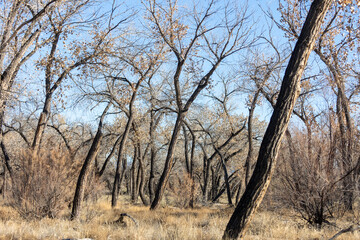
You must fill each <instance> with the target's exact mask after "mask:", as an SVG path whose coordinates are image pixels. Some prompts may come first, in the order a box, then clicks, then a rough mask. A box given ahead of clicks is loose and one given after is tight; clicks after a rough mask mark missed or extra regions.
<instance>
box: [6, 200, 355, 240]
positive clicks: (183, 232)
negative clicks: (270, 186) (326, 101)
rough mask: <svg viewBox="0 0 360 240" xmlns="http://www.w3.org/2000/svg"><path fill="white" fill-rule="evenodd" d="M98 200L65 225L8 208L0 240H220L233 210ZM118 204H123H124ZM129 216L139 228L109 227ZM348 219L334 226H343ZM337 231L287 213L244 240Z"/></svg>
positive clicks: (262, 221)
mask: <svg viewBox="0 0 360 240" xmlns="http://www.w3.org/2000/svg"><path fill="white" fill-rule="evenodd" d="M109 202H110V201H109V200H108V199H103V200H101V201H99V202H97V203H95V204H89V205H87V206H85V207H84V209H83V212H82V215H81V218H80V220H78V221H74V222H70V221H68V220H66V219H67V217H68V214H69V213H68V212H66V213H64V214H63V216H62V218H60V219H49V218H44V219H41V220H34V221H26V220H23V219H22V218H21V217H20V216H19V215H18V214H17V213H16V212H15V211H14V210H13V209H12V208H10V207H7V206H2V207H0V239H19V240H20V239H29V240H30V239H64V238H92V239H99V240H102V239H104V240H105V239H109V240H110V239H139V240H141V239H207V240H211V239H221V236H222V233H223V231H224V228H225V225H226V223H227V221H228V219H229V216H230V214H231V213H232V211H233V209H231V208H226V207H224V206H214V207H212V208H199V209H185V210H184V209H178V208H170V207H168V208H162V209H159V210H156V211H149V209H148V207H144V206H137V205H130V204H124V205H119V207H118V208H116V209H114V210H113V209H111V207H110V203H109ZM120 202H126V201H125V200H123V201H120ZM124 212H125V213H127V214H129V215H131V216H132V217H134V218H135V219H136V220H137V221H138V223H139V226H138V227H137V226H136V225H135V224H134V223H133V222H132V221H130V220H129V219H126V223H127V227H123V226H120V225H116V224H113V223H112V222H113V221H115V220H117V218H118V217H119V215H120V213H124ZM353 220H354V216H353V215H348V216H346V217H344V219H342V220H341V221H340V220H339V221H337V222H336V224H337V225H338V226H339V227H347V226H349V225H350V224H351V221H353ZM337 231H338V229H336V228H334V227H330V226H328V227H325V228H324V229H322V230H316V229H312V228H309V227H308V226H307V225H306V224H304V223H303V222H301V221H299V220H298V219H297V218H295V217H294V216H293V214H291V213H290V212H289V211H277V212H269V211H260V212H258V213H257V214H256V216H255V218H254V220H253V221H252V223H251V226H250V228H249V230H248V233H247V236H246V237H245V238H244V239H245V240H250V239H251V240H252V239H259V240H260V239H261V240H263V239H299V240H300V239H301V240H302V239H309V240H310V239H312V240H315V239H319V240H320V239H328V238H330V237H331V236H332V235H333V234H335V233H336V232H337ZM338 239H343V240H350V239H360V233H359V232H356V233H354V234H351V233H347V234H344V235H342V236H341V237H339V238H338Z"/></svg>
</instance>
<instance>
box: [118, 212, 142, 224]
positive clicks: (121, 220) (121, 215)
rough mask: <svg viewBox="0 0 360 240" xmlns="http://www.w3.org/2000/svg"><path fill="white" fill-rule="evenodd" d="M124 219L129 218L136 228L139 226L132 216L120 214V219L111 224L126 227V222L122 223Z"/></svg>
mask: <svg viewBox="0 0 360 240" xmlns="http://www.w3.org/2000/svg"><path fill="white" fill-rule="evenodd" d="M124 217H128V218H130V219H131V220H132V221H133V222H134V223H135V225H136V227H138V226H139V224H138V222H137V221H136V220H135V219H134V218H133V217H132V216H130V215H129V214H127V213H121V214H120V218H119V219H118V220H116V221H114V222H113V223H120V224H123V225H125V226H126V222H125V221H124Z"/></svg>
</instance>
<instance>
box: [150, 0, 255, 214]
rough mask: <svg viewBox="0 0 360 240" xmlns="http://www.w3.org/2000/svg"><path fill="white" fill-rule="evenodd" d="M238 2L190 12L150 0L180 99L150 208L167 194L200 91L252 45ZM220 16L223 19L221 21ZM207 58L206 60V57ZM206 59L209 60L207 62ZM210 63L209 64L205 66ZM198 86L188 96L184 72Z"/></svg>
mask: <svg viewBox="0 0 360 240" xmlns="http://www.w3.org/2000/svg"><path fill="white" fill-rule="evenodd" d="M235 6H236V5H231V4H230V3H227V4H225V6H224V7H222V8H219V9H221V10H219V9H218V6H217V4H216V2H215V1H210V2H208V3H206V4H205V6H204V7H201V8H200V6H196V9H195V6H194V8H193V12H190V13H187V12H185V10H184V9H182V8H181V7H180V6H179V5H178V4H177V2H176V1H168V2H166V3H163V2H160V1H148V2H146V3H145V7H146V8H147V11H148V13H149V21H150V23H151V26H152V29H153V31H154V33H155V34H157V36H158V39H159V41H161V42H164V43H166V44H167V46H168V48H169V50H170V51H171V52H172V54H173V55H174V57H175V67H174V68H175V69H174V73H173V78H172V81H173V86H174V91H175V99H176V100H175V103H176V108H177V109H176V122H175V124H174V128H173V131H172V136H171V140H170V144H169V147H168V152H167V155H166V158H165V163H164V168H163V171H162V174H161V177H160V179H159V182H158V184H157V189H156V192H155V197H154V200H153V202H152V204H151V207H150V209H156V208H157V207H158V206H159V203H160V201H161V199H162V196H163V194H164V190H165V187H166V184H167V182H168V179H169V175H170V172H171V168H172V166H173V155H174V150H175V146H176V143H177V139H178V136H179V133H180V130H181V126H182V122H183V120H184V118H185V116H186V114H187V112H188V111H189V109H190V107H191V105H192V104H193V102H194V101H195V99H196V98H197V97H198V96H199V94H200V92H201V91H202V90H203V89H204V88H205V87H206V86H208V85H209V82H210V81H211V77H212V75H213V74H214V72H215V70H216V69H217V68H218V67H219V66H220V63H222V62H223V61H224V59H226V58H227V57H229V56H231V55H233V54H234V53H236V52H239V51H240V50H242V49H244V48H247V47H249V45H251V43H252V42H253V41H254V38H252V34H251V27H252V26H251V25H250V24H249V22H248V15H247V13H246V8H245V7H244V8H243V9H242V11H241V12H237V11H238V9H237V8H236V7H235ZM216 18H217V19H219V20H220V19H221V21H219V22H217V21H216ZM191 23H192V24H191ZM204 59H205V60H204ZM203 60H204V67H202V68H200V69H197V68H196V67H197V66H198V65H197V64H200V66H201V63H202V62H203ZM205 62H206V63H205ZM205 66H206V67H205ZM191 69H193V70H192V71H190V72H189V73H191V75H190V76H192V78H193V79H196V80H194V82H193V85H194V88H193V90H192V91H191V92H190V94H189V97H188V98H187V99H185V98H184V93H183V90H182V88H181V81H182V75H184V74H185V71H186V70H191Z"/></svg>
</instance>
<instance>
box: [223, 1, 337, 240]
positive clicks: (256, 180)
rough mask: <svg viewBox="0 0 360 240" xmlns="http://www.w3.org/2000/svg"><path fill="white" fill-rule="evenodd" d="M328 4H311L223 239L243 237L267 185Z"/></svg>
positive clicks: (329, 2)
mask: <svg viewBox="0 0 360 240" xmlns="http://www.w3.org/2000/svg"><path fill="white" fill-rule="evenodd" d="M332 2H333V1H332V0H314V1H313V3H312V4H311V7H310V10H309V13H308V16H307V18H306V21H305V23H304V25H303V28H302V30H301V34H300V37H299V39H298V41H297V43H296V45H295V48H294V51H293V53H292V55H291V58H290V61H289V63H288V66H287V68H286V71H285V75H284V78H283V82H282V85H281V89H280V93H279V96H278V99H277V102H276V105H275V108H274V112H273V114H272V116H271V119H270V122H269V125H268V128H267V129H266V132H265V135H264V138H263V141H262V143H261V147H260V151H259V156H258V159H257V162H256V166H255V169H254V172H253V174H252V176H251V178H250V181H249V184H248V186H247V187H246V189H245V192H244V194H243V196H242V197H241V199H240V202H239V204H238V205H237V207H236V209H235V211H234V213H233V214H232V216H231V218H230V220H229V223H228V224H227V226H226V230H225V232H224V235H223V239H237V238H238V237H239V236H240V237H243V236H244V234H245V230H246V228H247V226H248V225H249V222H250V220H251V217H252V215H253V214H254V212H255V211H256V210H257V208H258V207H259V205H260V203H261V201H262V199H263V197H264V195H265V193H266V190H267V188H268V186H269V184H270V179H271V175H272V173H273V171H274V168H275V165H276V156H277V153H278V150H279V148H280V144H281V139H282V137H283V135H284V133H285V131H286V129H287V126H288V123H289V120H290V116H291V113H292V111H293V108H294V105H295V102H296V99H297V97H298V96H299V93H300V79H301V76H302V73H303V71H304V68H305V66H306V63H307V60H308V58H309V55H310V53H311V51H312V49H313V46H314V44H315V41H316V38H317V36H318V33H319V31H320V28H321V25H322V22H323V19H324V17H325V14H326V12H327V10H328V8H329V6H330V5H331V3H332Z"/></svg>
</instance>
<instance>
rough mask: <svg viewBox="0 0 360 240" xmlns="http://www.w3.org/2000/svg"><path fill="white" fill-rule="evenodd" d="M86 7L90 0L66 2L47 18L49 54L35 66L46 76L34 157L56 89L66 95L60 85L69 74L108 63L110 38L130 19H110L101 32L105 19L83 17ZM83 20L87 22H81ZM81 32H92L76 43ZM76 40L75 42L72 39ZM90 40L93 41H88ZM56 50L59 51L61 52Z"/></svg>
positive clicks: (102, 17) (34, 144) (88, 15)
mask: <svg viewBox="0 0 360 240" xmlns="http://www.w3.org/2000/svg"><path fill="white" fill-rule="evenodd" d="M89 5H92V2H91V1H90V0H84V1H67V2H66V3H64V4H62V6H61V8H60V9H56V10H55V11H54V13H53V15H48V16H47V18H48V21H49V25H50V34H51V38H50V44H49V52H48V54H47V55H46V56H45V57H44V58H42V59H40V60H39V61H38V63H37V66H38V68H39V69H42V70H44V72H45V79H44V83H45V84H44V85H45V86H44V87H45V91H44V93H45V98H44V106H43V109H42V112H41V114H40V117H39V121H38V124H37V127H36V131H35V134H34V138H33V141H32V149H33V150H34V153H36V152H37V151H38V149H39V147H40V142H41V139H42V136H43V133H44V130H45V128H46V125H47V121H48V118H49V116H50V112H51V105H52V102H53V101H55V99H54V94H55V93H56V92H57V91H58V90H59V89H60V91H65V90H64V89H62V88H65V87H63V86H62V85H63V83H64V81H65V80H66V79H67V78H68V77H69V74H71V72H73V71H75V70H78V71H79V70H82V72H83V74H85V73H86V71H85V70H84V68H86V67H87V65H90V64H91V65H101V64H104V62H106V61H107V58H106V54H108V53H109V51H110V49H111V48H112V46H113V44H114V37H112V36H110V35H111V34H112V32H114V31H115V29H116V28H118V27H119V25H120V24H121V23H124V22H125V21H126V20H127V19H128V18H129V17H128V16H126V17H124V18H122V19H121V20H119V21H118V22H113V20H112V19H110V20H108V25H107V26H106V27H105V28H104V29H100V28H99V27H98V25H99V24H100V22H102V21H105V19H104V17H105V16H97V15H96V14H95V13H94V14H89V13H87V15H85V13H84V11H85V10H88V9H87V8H88V6H89ZM110 11H111V15H112V14H114V11H115V8H113V9H111V10H110ZM83 15H85V16H83ZM85 17H86V19H85V20H82V18H85ZM81 28H88V29H91V28H92V31H91V32H88V33H87V34H90V36H87V37H86V39H83V40H80V39H79V37H80V36H81V32H80V31H81V30H80V29H81ZM75 36H76V37H77V39H73V38H74V37H75ZM89 37H91V38H92V39H91V40H90V41H89ZM59 49H61V50H62V51H61V52H60V51H59ZM80 68H82V69H80ZM83 77H85V76H83ZM61 94H62V93H60V94H58V95H61Z"/></svg>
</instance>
